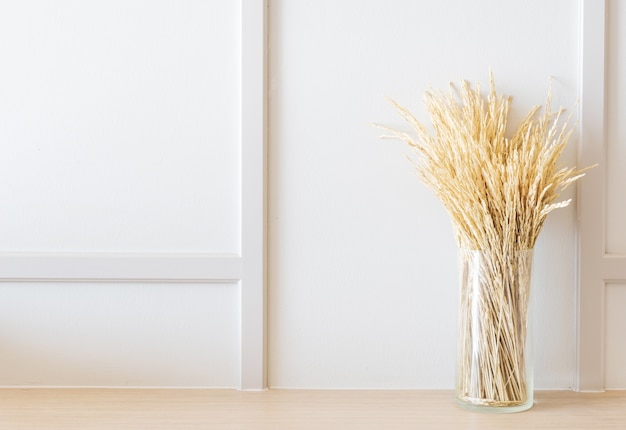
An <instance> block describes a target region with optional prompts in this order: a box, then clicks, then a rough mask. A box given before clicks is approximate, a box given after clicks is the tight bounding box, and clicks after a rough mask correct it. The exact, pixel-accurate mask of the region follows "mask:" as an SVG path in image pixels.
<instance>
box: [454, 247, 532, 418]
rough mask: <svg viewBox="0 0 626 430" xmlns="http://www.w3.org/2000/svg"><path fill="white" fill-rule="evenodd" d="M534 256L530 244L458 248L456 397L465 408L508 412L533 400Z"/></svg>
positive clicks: (516, 409) (522, 408)
mask: <svg viewBox="0 0 626 430" xmlns="http://www.w3.org/2000/svg"><path fill="white" fill-rule="evenodd" d="M532 258H533V251H532V250H524V251H514V252H511V253H504V252H495V251H494V252H491V251H474V250H465V249H461V250H459V268H460V284H461V285H460V287H461V299H460V306H459V333H458V347H457V373H456V398H457V401H458V403H459V404H460V405H461V406H462V407H463V408H466V409H471V410H476V411H482V412H495V413H507V412H519V411H524V410H526V409H529V408H530V407H532V405H533V351H532V333H531V331H532V330H531V315H530V310H531V309H530V303H531V301H530V279H531V266H532Z"/></svg>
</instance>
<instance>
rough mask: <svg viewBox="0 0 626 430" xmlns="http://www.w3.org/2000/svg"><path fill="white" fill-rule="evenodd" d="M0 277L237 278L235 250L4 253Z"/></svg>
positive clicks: (15, 279) (0, 257)
mask: <svg viewBox="0 0 626 430" xmlns="http://www.w3.org/2000/svg"><path fill="white" fill-rule="evenodd" d="M0 261H1V262H2V264H1V265H0V281H2V282H8V281H10V282H20V281H22V282H23V281H37V282H52V281H61V280H62V281H74V282H76V281H111V282H120V281H125V282H154V281H160V282H174V281H177V282H196V281H197V282H237V281H238V280H239V279H241V257H240V256H238V255H235V254H184V253H181V254H141V253H103V254H93V253H84V254H83V253H32V254H31V253H8V254H0Z"/></svg>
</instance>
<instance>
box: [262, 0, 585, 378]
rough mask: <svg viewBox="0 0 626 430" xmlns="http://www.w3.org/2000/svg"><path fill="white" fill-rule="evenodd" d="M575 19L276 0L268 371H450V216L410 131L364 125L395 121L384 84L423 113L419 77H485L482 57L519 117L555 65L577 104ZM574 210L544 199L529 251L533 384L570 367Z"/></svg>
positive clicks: (323, 374)
mask: <svg viewBox="0 0 626 430" xmlns="http://www.w3.org/2000/svg"><path fill="white" fill-rule="evenodd" d="M557 21H558V25H557V24H555V23H556V22H557ZM577 35H578V5H577V3H576V2H570V1H567V0H560V1H551V2H544V1H539V0H534V1H530V2H529V1H527V0H523V1H522V0H519V1H508V2H501V1H496V0H481V1H473V2H466V1H450V0H448V1H437V2H433V1H430V2H426V1H422V2H416V1H410V0H395V1H378V0H370V1H365V2H364V1H356V0H354V1H341V2H336V1H326V0H321V1H316V2H314V3H311V2H306V1H298V0H274V1H272V3H271V7H270V47H271V49H270V76H271V83H270V93H269V100H270V110H269V114H270V116H269V118H270V139H271V140H270V159H269V172H270V180H269V196H270V197H269V198H270V212H269V232H270V239H269V244H270V250H269V282H270V289H269V303H270V306H269V339H270V345H269V347H270V367H269V378H270V381H269V382H270V386H273V387H298V388H311V387H314V388H451V387H452V386H453V378H454V360H455V348H456V315H457V298H458V295H457V289H458V286H457V268H456V245H455V243H454V240H453V235H452V228H451V225H450V222H449V220H448V218H447V215H446V213H445V212H444V210H443V209H442V207H441V205H440V203H439V202H438V201H437V200H436V199H435V198H434V197H433V196H432V195H431V192H430V191H429V190H427V189H426V188H425V187H424V186H423V185H421V184H420V183H419V181H418V180H417V179H416V178H415V177H414V175H413V171H412V168H411V166H410V165H409V163H407V161H406V160H405V158H404V154H405V153H406V152H407V149H406V148H405V146H404V144H403V143H402V142H391V141H381V140H379V139H378V135H379V134H380V132H379V131H377V130H375V129H373V128H371V127H369V126H368V124H369V123H372V122H379V123H383V124H387V125H391V126H401V125H402V123H401V120H400V119H399V118H398V116H397V115H396V114H395V112H394V111H393V109H392V108H391V107H390V106H389V105H388V104H387V103H386V101H385V99H384V97H385V96H390V97H393V98H395V99H397V100H398V101H399V102H401V103H402V104H404V105H406V106H407V107H409V108H410V109H411V110H412V111H414V112H415V113H416V114H417V115H418V116H419V117H420V118H422V119H424V120H425V119H426V118H425V116H424V110H423V108H422V103H421V98H422V92H423V91H425V90H427V89H429V87H430V86H431V85H432V86H434V87H436V88H445V87H446V86H447V84H448V83H449V82H450V81H455V82H457V81H458V80H459V79H461V78H465V79H468V80H470V81H472V82H478V81H480V82H482V83H483V85H487V81H488V71H489V68H490V67H491V68H492V69H493V71H494V73H495V78H496V82H497V84H498V87H499V90H500V91H502V92H504V93H506V94H511V95H513V96H514V97H515V98H514V103H513V111H512V120H513V121H514V120H516V119H519V118H520V117H522V116H523V115H525V114H526V112H527V111H528V110H529V109H530V107H531V106H533V105H536V104H541V103H543V102H544V100H545V96H546V93H547V90H548V81H549V79H550V77H552V78H553V92H554V103H555V105H556V107H558V106H559V105H563V106H566V107H572V108H573V107H574V106H575V102H576V98H577V94H576V91H577V68H578V63H577V61H578V52H577V50H578V43H577ZM575 145H576V142H575V141H572V147H571V148H569V150H568V153H567V154H566V156H565V158H566V160H564V161H567V162H568V163H573V162H574V156H575ZM570 193H571V194H568V195H566V196H565V197H571V196H572V195H573V190H571V191H570ZM574 220H575V217H574V208H573V207H571V208H568V209H565V210H561V211H559V212H557V213H554V214H552V215H551V218H550V219H549V221H548V223H547V225H546V226H545V229H544V231H543V233H542V237H541V239H540V242H539V244H538V245H537V250H536V254H535V268H534V275H535V276H534V278H535V296H534V299H535V303H536V308H535V309H536V312H535V317H536V323H535V327H536V348H535V351H536V354H537V361H536V366H535V368H536V385H537V387H539V388H568V387H570V386H571V383H572V373H573V351H574V344H575V338H574V320H575V319H574V291H575V290H574V286H575V284H574Z"/></svg>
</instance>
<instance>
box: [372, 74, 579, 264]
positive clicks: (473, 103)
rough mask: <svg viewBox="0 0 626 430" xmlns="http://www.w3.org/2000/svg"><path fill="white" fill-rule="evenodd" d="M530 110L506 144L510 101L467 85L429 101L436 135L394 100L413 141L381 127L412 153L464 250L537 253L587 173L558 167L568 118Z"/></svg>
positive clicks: (566, 137) (567, 135)
mask: <svg viewBox="0 0 626 430" xmlns="http://www.w3.org/2000/svg"><path fill="white" fill-rule="evenodd" d="M550 99H551V96H550V94H549V95H548V100H547V103H546V105H545V107H544V108H543V109H541V107H539V106H537V107H534V108H533V109H531V111H530V112H529V113H528V115H527V116H526V117H525V118H524V119H523V120H522V122H521V124H520V125H519V127H518V129H517V130H516V132H515V133H514V134H513V136H512V137H507V136H506V132H507V127H508V123H507V120H508V115H509V109H510V104H511V98H510V97H504V96H501V95H498V94H497V93H496V90H495V84H494V81H493V75H491V76H490V92H489V94H488V96H487V97H483V96H482V94H481V91H480V85H478V86H476V88H475V89H472V88H471V87H470V86H469V84H468V83H467V82H462V83H461V87H460V88H458V89H457V88H455V87H454V86H453V85H451V86H450V91H449V92H448V93H444V92H435V91H429V92H427V93H426V94H425V97H424V100H425V104H426V109H427V111H428V113H429V115H430V119H431V122H432V133H431V132H430V131H429V130H428V129H427V127H426V126H424V125H423V124H422V123H421V122H419V121H418V120H417V119H416V118H415V117H414V116H413V115H412V114H411V113H410V112H409V111H408V110H407V109H406V108H404V107H402V106H401V105H400V104H398V103H397V102H395V101H393V100H391V103H392V104H393V106H394V107H395V108H396V109H397V111H398V112H399V113H400V115H401V116H402V118H404V120H406V121H407V122H408V124H409V125H410V126H411V127H412V129H413V131H414V134H409V133H406V132H403V131H400V130H396V129H391V128H387V127H382V128H384V129H386V130H387V131H389V132H391V136H385V137H393V138H399V139H402V140H404V141H405V142H406V143H407V144H408V145H409V146H410V147H411V148H412V149H413V151H414V152H415V154H416V156H417V157H416V160H414V164H415V167H416V169H417V171H418V172H419V175H420V176H421V178H422V180H423V181H424V182H425V183H426V185H428V186H429V187H430V188H432V189H433V191H434V192H435V194H436V195H437V197H439V199H440V200H441V202H442V203H443V205H444V206H445V208H446V210H447V211H448V213H449V214H450V217H451V219H452V223H453V226H454V230H455V236H456V239H457V243H458V245H459V247H460V248H466V249H475V250H494V251H496V250H497V251H498V252H500V253H508V252H511V251H515V250H524V249H532V248H533V246H534V245H535V242H536V240H537V237H538V235H539V233H540V231H541V228H542V227H543V224H544V222H545V219H546V216H547V215H548V213H550V212H551V211H552V210H554V209H557V208H561V207H565V206H567V205H568V204H569V203H570V200H566V201H561V202H555V201H556V199H557V198H558V196H559V193H560V192H561V191H562V190H564V189H565V188H566V187H567V186H568V185H570V184H571V183H573V182H574V181H576V180H577V179H579V178H580V177H582V176H583V175H584V171H585V170H586V169H582V170H577V169H576V168H573V167H560V166H559V165H558V161H559V157H560V156H561V154H562V153H563V150H564V149H565V147H566V145H567V142H568V140H569V138H570V136H571V129H569V128H568V126H567V121H565V122H564V124H562V125H559V124H560V122H561V119H562V118H561V117H562V112H563V110H559V111H556V112H552V111H551V110H550Z"/></svg>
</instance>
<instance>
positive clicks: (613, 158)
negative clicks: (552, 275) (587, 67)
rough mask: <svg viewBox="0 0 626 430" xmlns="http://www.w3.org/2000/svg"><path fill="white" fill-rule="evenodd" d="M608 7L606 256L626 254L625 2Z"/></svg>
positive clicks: (614, 3) (617, 2) (613, 3)
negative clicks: (625, 194) (625, 196)
mask: <svg viewBox="0 0 626 430" xmlns="http://www.w3.org/2000/svg"><path fill="white" fill-rule="evenodd" d="M608 6H609V7H608V13H607V19H608V35H607V88H608V90H607V92H606V102H607V120H606V136H607V140H606V165H607V170H606V181H607V184H606V194H607V197H606V203H607V207H606V252H608V253H617V254H626V228H625V224H624V220H626V198H624V189H625V188H626V122H624V118H625V117H626V80H625V79H624V76H626V29H625V28H624V26H625V25H626V2H623V1H610V2H609V3H608Z"/></svg>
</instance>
